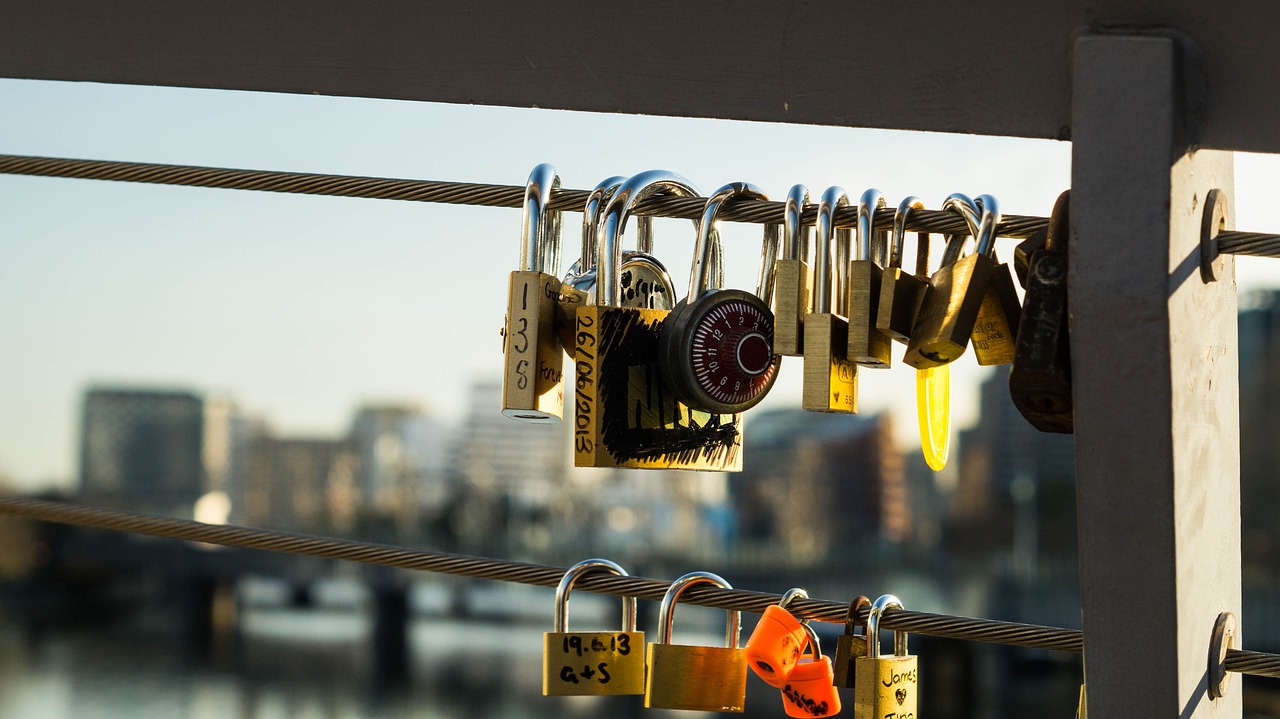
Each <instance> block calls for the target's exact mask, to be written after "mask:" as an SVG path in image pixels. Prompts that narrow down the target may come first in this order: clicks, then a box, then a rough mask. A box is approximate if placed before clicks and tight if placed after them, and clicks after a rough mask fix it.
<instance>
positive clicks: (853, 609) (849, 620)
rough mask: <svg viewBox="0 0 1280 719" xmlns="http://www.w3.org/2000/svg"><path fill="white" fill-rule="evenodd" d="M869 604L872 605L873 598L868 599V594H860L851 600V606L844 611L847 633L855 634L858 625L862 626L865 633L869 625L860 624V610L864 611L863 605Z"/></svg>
mask: <svg viewBox="0 0 1280 719" xmlns="http://www.w3.org/2000/svg"><path fill="white" fill-rule="evenodd" d="M869 606H871V600H870V599H867V597H866V596H859V597H857V598H856V599H854V600H853V601H852V602H849V608H848V609H847V610H846V611H845V613H844V633H845V634H853V633H854V630H856V629H857V628H858V627H862V630H863V633H864V634H865V633H866V629H867V625H865V624H858V612H860V611H862V608H863V607H869Z"/></svg>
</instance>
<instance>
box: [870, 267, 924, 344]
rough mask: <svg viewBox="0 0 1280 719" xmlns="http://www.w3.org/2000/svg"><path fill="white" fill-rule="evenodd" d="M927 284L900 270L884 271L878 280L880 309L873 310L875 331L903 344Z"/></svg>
mask: <svg viewBox="0 0 1280 719" xmlns="http://www.w3.org/2000/svg"><path fill="white" fill-rule="evenodd" d="M928 288H929V282H928V281H927V280H924V279H922V278H920V277H916V276H915V275H912V274H908V273H906V272H903V271H902V268H900V267H889V268H887V269H885V271H884V274H883V275H882V276H881V277H880V308H879V309H878V310H877V311H876V329H878V330H880V331H881V332H882V333H884V334H885V335H888V336H889V339H892V340H895V341H897V342H901V343H903V344H906V343H907V341H908V340H910V339H911V327H912V325H914V324H915V321H916V316H917V315H919V314H920V305H921V303H923V302H924V294H925V290H927V289H928Z"/></svg>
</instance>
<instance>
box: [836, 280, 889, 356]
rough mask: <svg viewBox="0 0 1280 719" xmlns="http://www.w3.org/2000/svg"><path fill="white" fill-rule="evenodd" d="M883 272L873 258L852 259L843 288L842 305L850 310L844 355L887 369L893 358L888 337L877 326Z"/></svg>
mask: <svg viewBox="0 0 1280 719" xmlns="http://www.w3.org/2000/svg"><path fill="white" fill-rule="evenodd" d="M883 274H884V270H882V269H881V268H880V265H877V264H876V263H875V262H873V261H872V260H853V261H852V262H850V263H849V274H848V280H847V282H846V289H845V297H846V301H845V307H847V308H848V311H849V333H848V340H847V342H848V347H847V349H846V351H845V357H848V358H849V361H851V362H853V363H854V364H858V365H861V366H863V367H871V368H873V369H887V368H888V367H889V365H890V362H891V361H892V358H891V356H890V345H891V342H890V340H889V336H888V335H886V334H884V333H883V332H881V331H880V330H878V329H876V324H877V317H876V315H877V313H878V312H879V311H880V279H881V276H882V275H883Z"/></svg>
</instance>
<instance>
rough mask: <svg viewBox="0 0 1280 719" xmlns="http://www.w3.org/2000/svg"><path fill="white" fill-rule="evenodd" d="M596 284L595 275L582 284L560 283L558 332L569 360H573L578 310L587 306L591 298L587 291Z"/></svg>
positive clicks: (557, 298)
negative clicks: (592, 284)
mask: <svg viewBox="0 0 1280 719" xmlns="http://www.w3.org/2000/svg"><path fill="white" fill-rule="evenodd" d="M580 279H581V278H580ZM594 282H595V275H594V274H593V275H591V276H590V277H588V278H585V280H584V281H582V282H581V283H580V284H578V283H574V282H571V281H565V282H561V283H560V293H559V295H558V296H557V297H556V332H557V333H559V335H560V346H561V347H562V348H563V349H564V352H565V354H567V355H568V356H569V359H573V344H574V342H573V336H574V332H575V331H576V330H575V327H576V326H577V316H578V310H579V309H581V308H582V307H583V306H584V305H586V303H587V299H588V298H589V297H590V293H589V292H587V290H588V289H589V288H590V287H591V283H594Z"/></svg>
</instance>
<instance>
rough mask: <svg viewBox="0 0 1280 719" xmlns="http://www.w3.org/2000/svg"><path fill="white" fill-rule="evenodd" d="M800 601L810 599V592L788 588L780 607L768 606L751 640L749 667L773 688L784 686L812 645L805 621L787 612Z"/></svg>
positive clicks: (748, 648)
mask: <svg viewBox="0 0 1280 719" xmlns="http://www.w3.org/2000/svg"><path fill="white" fill-rule="evenodd" d="M797 598H804V599H808V598H809V593H808V592H806V591H805V590H803V589H800V588H799V587H796V588H794V589H788V590H787V591H786V592H785V593H784V594H783V595H782V599H781V600H779V601H778V603H777V604H770V605H769V606H767V607H765V608H764V613H763V614H762V615H761V616H760V621H759V622H756V628H755V629H753V630H752V631H751V636H750V637H749V638H748V639H747V645H746V647H745V651H746V653H747V666H748V667H750V668H751V671H753V672H755V673H756V676H758V677H760V678H761V679H763V680H764V682H765V683H766V684H768V685H769V686H772V687H779V688H781V687H782V685H783V684H784V683H785V682H786V681H787V678H788V677H790V676H791V670H792V669H793V668H794V667H795V665H796V662H798V661H800V655H801V654H802V653H803V652H804V649H805V645H807V644H808V643H809V635H808V633H807V632H806V631H805V626H804V624H805V622H802V621H800V620H799V619H796V618H795V616H794V615H793V614H792V613H791V612H788V611H787V605H788V604H790V603H791V602H792V601H794V600H795V599H797Z"/></svg>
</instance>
